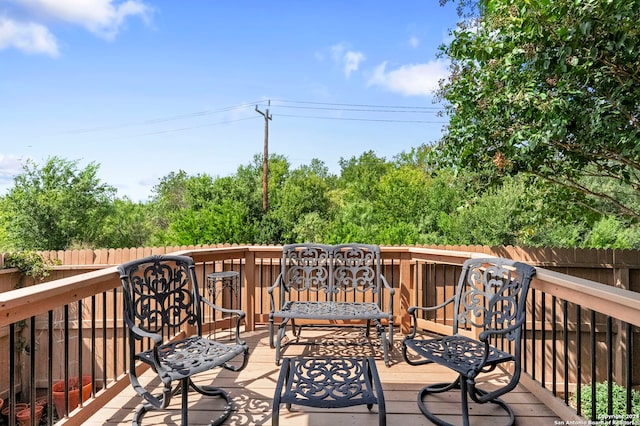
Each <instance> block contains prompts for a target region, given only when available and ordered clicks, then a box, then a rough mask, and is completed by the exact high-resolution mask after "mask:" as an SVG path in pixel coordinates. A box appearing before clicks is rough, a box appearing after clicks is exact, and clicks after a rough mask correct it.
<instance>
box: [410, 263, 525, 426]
mask: <svg viewBox="0 0 640 426" xmlns="http://www.w3.org/2000/svg"><path fill="white" fill-rule="evenodd" d="M534 274H535V269H534V268H533V267H532V266H529V265H526V264H524V263H520V262H515V261H512V260H508V259H501V258H483V259H469V260H467V261H466V262H464V265H463V267H462V273H461V275H460V279H459V282H458V286H457V290H456V292H455V295H454V296H452V297H451V298H449V299H448V300H446V301H445V302H443V303H441V304H439V305H437V306H433V307H429V308H425V307H417V306H412V307H410V308H409V309H408V313H409V314H410V315H411V316H412V330H411V332H410V334H408V335H407V336H406V337H405V338H404V340H403V342H402V355H403V357H404V359H405V361H406V362H407V363H409V364H411V365H423V364H427V363H432V362H434V363H436V364H439V365H443V366H445V367H447V368H449V369H451V370H453V371H455V372H456V373H457V374H458V377H457V379H456V380H454V381H453V382H452V383H438V384H433V385H429V386H425V387H424V388H422V389H421V390H420V392H418V406H419V408H420V411H422V413H423V414H424V415H425V416H426V417H427V418H428V419H429V420H431V421H432V422H434V423H436V424H439V425H448V424H449V423H447V422H445V421H444V420H442V419H440V418H438V417H437V416H435V415H434V414H433V413H432V412H431V411H430V410H429V409H428V408H427V405H426V403H425V398H426V397H427V395H429V394H434V393H441V392H447V391H450V390H459V392H460V397H461V403H462V422H463V424H464V425H465V426H467V425H469V400H468V398H469V397H470V398H471V400H472V401H475V402H477V403H487V402H491V403H494V404H497V405H498V406H500V407H502V409H504V410H505V411H506V412H507V414H508V416H509V422H508V424H509V425H511V424H513V423H514V421H515V418H514V414H513V411H512V410H511V408H510V407H509V406H508V405H507V404H506V403H505V402H504V401H502V400H501V399H500V398H499V397H500V396H502V395H504V394H505V393H507V392H509V391H511V390H512V389H514V388H515V387H516V385H517V384H518V381H519V380H520V363H521V353H520V352H521V333H522V325H523V323H524V320H525V306H526V298H527V293H528V290H529V283H530V281H531V278H532V277H533V275H534ZM451 303H453V311H452V314H451V315H452V316H453V318H452V320H453V331H452V334H451V335H448V336H438V337H433V336H432V337H428V336H426V335H425V334H424V333H419V332H418V313H419V312H435V311H437V310H440V309H443V308H444V307H445V306H448V305H450V304H451ZM447 317H448V318H450V316H447ZM440 318H442V317H440ZM421 319H424V317H421ZM504 363H510V364H511V366H512V369H511V374H510V376H511V377H510V379H508V382H507V383H506V384H504V385H500V386H499V387H497V388H495V389H492V390H491V391H487V390H483V389H480V388H479V387H477V386H476V378H477V377H478V375H479V374H480V373H486V372H490V371H493V370H494V369H495V368H496V367H497V366H499V365H501V364H504ZM506 365H509V364H505V366H506ZM505 374H506V373H505Z"/></svg>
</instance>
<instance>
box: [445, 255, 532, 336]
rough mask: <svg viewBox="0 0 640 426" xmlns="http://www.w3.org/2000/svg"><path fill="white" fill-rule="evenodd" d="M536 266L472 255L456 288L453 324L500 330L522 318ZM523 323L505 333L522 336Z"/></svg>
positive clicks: (460, 326) (456, 326)
mask: <svg viewBox="0 0 640 426" xmlns="http://www.w3.org/2000/svg"><path fill="white" fill-rule="evenodd" d="M534 274H535V268H533V267H532V266H530V265H527V264H525V263H521V262H517V261H513V260H510V259H502V258H481V259H469V260H467V261H466V262H465V263H464V265H463V268H462V274H461V276H460V280H459V282H458V288H457V291H456V301H455V303H456V308H455V312H456V313H457V314H456V316H455V319H454V328H456V329H458V328H463V329H470V328H480V329H482V330H483V331H484V330H501V329H505V328H508V327H511V326H512V325H514V324H517V323H518V322H521V321H523V319H524V315H525V304H526V298H527V293H528V291H529V284H530V281H531V278H532V277H533V275H534ZM520 332H521V327H518V328H516V329H514V330H513V331H512V332H511V333H508V334H507V335H506V337H507V339H509V340H514V339H519V337H520Z"/></svg>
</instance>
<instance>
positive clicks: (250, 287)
mask: <svg viewBox="0 0 640 426" xmlns="http://www.w3.org/2000/svg"><path fill="white" fill-rule="evenodd" d="M244 261H245V263H244V283H242V284H243V285H242V300H243V301H244V306H242V307H241V308H242V309H243V310H244V312H245V313H246V314H247V316H246V317H245V330H246V331H254V330H255V329H256V316H255V301H256V291H255V289H256V280H257V277H256V253H255V252H254V251H251V250H247V251H246V253H245V257H244Z"/></svg>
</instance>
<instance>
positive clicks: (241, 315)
mask: <svg viewBox="0 0 640 426" xmlns="http://www.w3.org/2000/svg"><path fill="white" fill-rule="evenodd" d="M200 299H201V300H202V301H203V302H204V303H206V304H207V305H208V306H210V307H211V308H213V309H214V310H216V311H220V312H223V313H225V314H234V315H237V316H238V318H239V319H243V318H244V317H246V316H247V314H246V313H245V312H244V311H243V310H242V309H229V308H223V307H222V306H218V305H216V304H215V303H213V302H211V301H210V300H209V299H207V298H206V297H201V298H200Z"/></svg>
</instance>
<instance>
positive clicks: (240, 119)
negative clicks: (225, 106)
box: [135, 117, 260, 136]
mask: <svg viewBox="0 0 640 426" xmlns="http://www.w3.org/2000/svg"><path fill="white" fill-rule="evenodd" d="M258 118H260V117H245V118H236V119H235V120H226V121H218V122H217V123H208V124H202V125H200V126H190V127H180V128H178V129H168V130H159V131H157V132H148V133H140V134H137V135H135V136H152V135H162V134H165V133H174V132H184V131H186V130H192V129H201V128H203V127H212V126H220V125H222V124H229V123H235V122H237V121H245V120H255V119H258Z"/></svg>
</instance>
